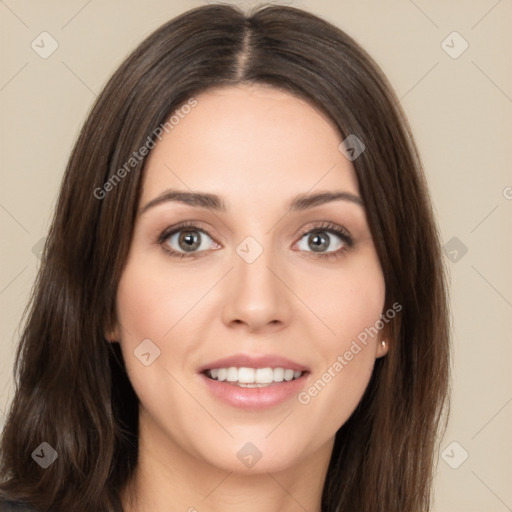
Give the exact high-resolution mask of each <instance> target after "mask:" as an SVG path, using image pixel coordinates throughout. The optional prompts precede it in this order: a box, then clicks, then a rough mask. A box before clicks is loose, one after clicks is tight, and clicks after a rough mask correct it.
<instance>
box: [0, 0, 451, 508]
mask: <svg viewBox="0 0 512 512" xmlns="http://www.w3.org/2000/svg"><path fill="white" fill-rule="evenodd" d="M240 83H262V84H270V85H273V86H275V87H278V88H280V89H282V90H285V91H288V92H290V93H291V94H294V95H296V96H298V97H300V98H303V99H305V100H307V101H309V102H310V103H311V104H313V105H315V106H316V107H317V108H318V109H320V110H321V111H323V112H325V113H326V114H327V115H328V116H329V117H330V118H331V119H332V120H333V122H334V123H335V126H337V127H338V129H339V132H340V135H341V137H342V138H345V137H347V136H348V135H350V134H355V135H356V136H357V137H358V138H359V139H360V140H361V141H363V142H364V145H365V147H366V149H365V151H364V152H363V153H362V154H361V155H360V156H359V157H358V158H357V159H355V160H354V161H353V165H354V168H355V170H356V173H357V177H358V180H359V186H360V193H361V195H362V197H363V200H364V203H365V205H366V213H367V218H368V222H369V226H370V229H371V232H372V235H373V237H374V241H375V245H376V249H377V253H378V256H379V258H380V263H381V266H382V270H383V273H384V278H385V283H386V304H385V308H386V309H387V308H389V307H390V306H391V305H392V304H393V303H395V302H398V303H399V304H401V305H402V311H401V312H400V314H399V315H397V316H396V317H395V318H394V319H393V320H392V321H391V324H390V326H391V337H390V338H389V341H390V349H389V352H388V354H387V355H386V356H385V357H383V358H379V359H378V360H377V361H376V365H375V368H374V372H373V375H372V378H371V381H370V384H369V386H368V388H367V390H366V392H365V394H364V396H363V398H362V400H361V402H360V403H359V405H358V407H357V409H356V410H355V412H354V413H353V414H352V416H351V417H350V419H349V420H348V421H347V422H346V423H345V424H344V425H343V426H342V427H341V428H340V429H339V430H338V432H337V433H336V439H335V444H334V449H333V453H332V457H331V461H330V465H329V468H328V473H327V477H326V481H325V486H324V491H323V496H322V510H323V511H324V512H335V511H337V512H348V511H354V510H357V511H359V512H379V511H381V512H384V511H385V512H393V511H394V512H398V511H400V512H423V511H427V510H429V509H430V501H431V488H432V485H431V480H432V474H433V469H434V464H435V453H436V450H437V442H436V440H438V438H439V434H440V432H441V430H443V432H444V428H446V421H443V418H444V419H445V420H446V419H447V416H446V417H445V414H444V412H446V410H447V409H446V405H447V404H448V398H447V397H448V389H449V314H448V306H447V303H448V301H447V292H446V278H445V271H444V267H443V260H442V256H441V251H440V246H439V234H438V230H437V227H436V222H435V219H434V216H433V213H432V208H431V202H430V197H429V194H428V190H427V186H426V181H425V177H424V175H423V170H422V163H421V160H420V156H419V153H418V150H417V147H416V145H415V142H414V139H413V136H412V134H411V130H410V127H409V125H408V123H407V120H406V117H405V115H404V113H403V111H402V109H401V107H400V105H399V101H398V99H397V97H396V96H395V94H394V92H393V90H392V88H391V86H390V84H389V82H388V81H387V79H386V77H385V76H384V74H383V73H382V71H381V70H380V68H379V67H378V66H377V64H376V63H375V62H374V61H373V60H372V59H371V57H370V56H369V55H368V54H367V53H366V52H365V51H364V50H363V49H362V48H361V47H360V46H359V45H358V44H357V43H356V42H355V41H354V40H353V39H352V38H351V37H349V36H348V35H347V34H346V33H344V32H343V31H342V30H340V29H339V28H337V27H335V26H333V25H331V24H330V23H328V22H326V21H324V20H322V19H320V18H318V17H316V16H314V15H312V14H310V13H307V12H305V11H303V10H300V9H297V8H292V7H285V6H261V7H257V8H255V9H253V11H252V12H250V13H249V14H244V13H243V12H242V11H240V10H239V9H237V8H234V7H232V6H228V5H207V6H203V7H199V8H195V9H192V10H190V11H188V12H185V13H184V14H182V15H180V16H178V17H176V18H174V19H173V20H171V21H169V22H168V23H166V24H165V25H163V26H162V27H160V28H159V29H158V30H156V31H155V32H154V33H153V34H151V35H150V36H149V37H148V38H147V39H146V40H145V41H143V42H142V43H141V44H140V45H139V46H138V47H137V48H136V49H135V50H134V51H133V52H132V53H131V54H130V55H129V56H128V57H127V59H126V60H125V61H124V62H123V64H122V65H121V66H120V67H119V69H118V70H117V71H116V72H115V74H114V75H113V76H112V78H111V79H110V80H109V82H108V83H107V85H106V86H105V88H104V90H103V92H102V93H101V94H100V96H99V97H98V99H97V101H96V103H95V105H94V106H93V108H92V110H91V112H90V114H89V116H88V118H87V120H86V122H85V124H84V126H83V128H82V130H81V133H80V135H79V137H78V140H77V142H76V144H75V147H74V149H73V151H72V154H71V156H70V159H69V163H68V165H67V169H66V172H65V176H64V178H63V183H62V187H61V190H60V195H59V199H58V204H57V207H56V210H55V215H54V219H53V223H52V226H51V229H50V231H49V234H48V237H47V241H46V246H45V248H44V251H43V256H42V262H41V268H40V271H39V273H38V277H37V279H36V283H35V286H34V289H33V294H32V297H31V302H30V305H29V309H28V311H27V315H26V318H25V324H24V330H23V332H22V336H21V340H20V343H19V346H18V349H17V353H16V364H15V369H14V371H15V386H16V388H15V395H14V398H13V400H12V403H11V406H10V410H9V412H8V415H7V419H6V423H5V428H4V431H3V435H2V439H1V446H0V449H1V462H0V463H1V465H0V478H1V480H2V482H1V484H0V494H2V495H4V496H6V497H9V498H11V499H19V500H21V501H25V502H27V503H30V504H33V505H34V506H35V507H37V508H38V509H40V510H44V511H48V510H52V511H60V510H66V511H67V510H73V511H74V512H91V511H94V512H97V511H109V512H121V511H122V505H121V501H120V498H119V493H120V490H121V489H122V488H123V487H124V485H126V483H127V482H128V480H129V478H130V476H131V475H132V473H133V470H134V468H135V465H136V462H137V446H138V444H137V439H138V401H137V397H136V395H135V393H134V390H133V388H132V386H131V384H130V382H129V380H128V378H127V375H126V372H125V368H124V364H123V360H122V356H121V353H120V350H119V346H118V344H115V343H107V342H106V341H105V339H104V332H105V327H106V326H112V325H113V324H114V320H115V298H116V290H117V285H118V282H119V278H120V275H121V272H122V270H123V265H124V263H125V260H126V257H127V253H128V249H129V246H130V240H131V235H132V229H133V225H134V217H135V212H136V207H137V203H138V199H139V193H140V182H141V179H140V178H141V174H142V169H143V166H144V161H145V158H142V159H140V160H138V161H137V162H136V163H135V164H133V162H132V164H133V166H132V168H129V173H128V175H126V176H125V177H124V178H123V179H122V180H119V179H117V180H116V181H115V186H114V185H113V186H112V187H113V188H114V190H111V191H110V192H109V193H107V194H100V193H98V192H96V193H95V191H97V190H98V189H100V188H101V187H103V185H104V184H105V183H106V182H107V181H109V180H111V183H114V181H112V180H113V179H114V178H113V177H114V175H116V174H117V176H119V174H118V172H119V169H121V168H122V167H123V166H125V170H126V162H127V161H128V160H129V159H130V157H131V156H132V155H133V153H134V152H137V151H138V150H139V149H140V148H141V147H142V146H143V145H144V144H147V141H148V140H153V141H154V140H155V129H157V128H158V126H160V125H161V124H162V123H165V122H166V120H167V119H168V118H169V116H170V115H171V114H172V113H173V112H174V111H175V109H177V108H178V107H180V106H182V105H184V104H185V103H186V102H187V101H188V100H189V99H190V98H191V97H194V96H197V95H199V94H200V93H201V92H203V91H205V90H207V89H208V88H209V87H213V86H218V85H234V84H240ZM219 115H220V114H219ZM148 138H149V139H148ZM101 196H103V197H101ZM42 442H47V443H48V444H49V445H51V446H52V447H53V448H54V449H55V450H56V452H57V453H58V458H57V459H56V461H55V462H54V463H53V464H52V465H51V466H50V467H49V468H47V469H42V468H41V467H40V466H39V465H38V464H36V463H35V462H34V460H33V459H32V457H31V454H32V452H33V451H34V450H35V449H36V448H37V447H38V446H39V445H40V444H41V443H42Z"/></svg>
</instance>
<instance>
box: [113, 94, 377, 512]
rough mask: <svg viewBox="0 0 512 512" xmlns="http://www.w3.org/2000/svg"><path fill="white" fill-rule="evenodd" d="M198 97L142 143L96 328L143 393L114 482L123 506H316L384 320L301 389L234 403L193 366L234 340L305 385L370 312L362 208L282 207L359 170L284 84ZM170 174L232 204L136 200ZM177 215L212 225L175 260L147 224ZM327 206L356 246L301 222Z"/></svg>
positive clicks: (368, 243)
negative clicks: (105, 314) (127, 219)
mask: <svg viewBox="0 0 512 512" xmlns="http://www.w3.org/2000/svg"><path fill="white" fill-rule="evenodd" d="M196 99H197V101H198V104H197V106H196V107H195V108H193V109H191V111H190V113H189V114H187V116H186V117H185V118H184V119H182V120H181V121H180V123H179V124H178V125H176V126H175V127H174V129H173V130H172V131H170V132H169V133H168V134H166V135H165V136H164V137H163V138H162V140H161V141H160V142H158V144H157V145H156V147H155V148H154V149H153V150H152V151H151V153H150V155H149V156H148V159H147V162H146V167H145V171H144V176H143V190H142V194H141V199H140V204H139V208H140V209H139V215H138V217H137V219H136V224H135V231H134V237H133V241H132V245H131V248H130V252H129V255H128V260H127V263H126V266H125V269H124V271H123V275H122V277H121V280H120V283H119V288H118V295H117V312H118V324H117V325H116V326H115V328H114V329H113V330H112V331H110V332H108V333H106V335H107V337H108V338H109V339H110V340H111V341H115V342H119V343H120V344H121V347H122V351H123V356H124V359H125V362H126V367H127V371H128V375H129V378H130V380H131V382H132V384H133V387H134V389H135V391H136V393H137V395H138V397H139V399H140V441H139V443H140V452H139V462H138V467H137V470H136V472H135V475H134V478H133V479H132V481H131V482H130V485H129V486H127V487H126V488H125V490H124V491H123V493H122V496H123V502H124V506H125V510H128V511H135V510H144V511H146V510H147V511H149V510H151V511H152V512H160V511H162V512H163V511H165V512H169V510H176V511H189V512H193V511H194V510H197V511H199V512H205V511H215V512H217V511H219V512H220V511H222V512H231V511H235V510H236V511H239V510H244V511H246V512H252V511H263V510H264V511H266V512H268V511H270V512H273V511H276V512H277V511H279V512H288V511H296V510H304V509H305V510H308V511H311V512H312V511H320V502H321V492H322V487H323V484H324V480H325V476H326V471H327V466H328V463H329V459H330V455H331V451H332V447H333V443H334V436H335V433H336V431H337V430H338V429H339V428H340V426H341V425H343V424H344V423H345V421H346V420H347V419H348V418H349V416H350V415H351V414H352V412H353V411H354V409H355V407H356V406H357V404H358V402H359V401H360V399H361V397H362V395H363V393H364V390H365V388H366V387H367V384H368V382H369V379H370V376H371V374H372V371H373V367H374V363H375V359H376V358H378V357H381V356H383V355H385V353H386V351H387V348H386V347H387V346H386V347H383V346H382V344H381V340H382V339H386V334H387V333H386V330H385V329H384V330H382V331H380V332H379V334H378V335H377V336H374V337H373V338H371V337H369V338H368V342H367V345H366V346H365V347H363V349H362V350H361V351H360V352H359V353H358V354H357V355H355V356H354V358H353V359H352V360H351V361H350V362H349V364H347V366H345V367H344V368H343V370H342V371H341V372H338V373H335V374H336V376H335V377H334V378H332V380H331V382H329V383H328V384H327V385H326V386H325V387H324V389H322V391H321V392H319V393H318V394H317V396H315V397H313V398H311V400H310V402H309V403H308V404H301V403H299V401H298V400H297V397H296V396H294V397H292V398H291V399H289V400H287V401H286V402H284V403H282V404H279V405H277V406H274V407H271V408H268V409H265V410H261V411H247V410H242V409H238V408H235V407H232V406H229V405H226V404H224V403H221V402H220V401H218V400H217V399H216V398H215V397H213V396H212V395H211V394H209V391H207V389H206V387H205V385H204V383H203V382H202V380H201V377H200V376H199V374H198V368H199V367H200V366H201V365H203V364H205V363H208V362H210V361H213V360H215V359H218V358H221V357H227V356H230V355H232V354H235V353H242V352H243V353H247V354H277V355H280V356H284V357H288V358H290V359H293V360H294V361H297V362H299V363H301V364H304V365H306V366H308V367H309V368H310V369H311V374H310V375H309V376H308V378H307V383H306V384H305V385H304V389H307V388H308V387H309V386H310V385H311V384H312V383H314V382H315V381H317V380H318V379H319V378H321V376H322V374H323V373H325V372H326V371H327V369H328V368H329V367H332V365H333V363H334V362H335V361H336V360H337V357H338V356H339V355H343V354H344V353H345V352H346V351H347V350H348V349H349V348H350V346H351V343H352V342H353V340H354V339H355V338H356V337H357V336H358V334H360V333H361V332H362V331H364V329H365V328H367V327H369V326H373V325H374V324H375V322H376V321H377V320H378V319H379V317H380V315H381V314H382V313H383V312H384V311H383V308H384V298H385V283H384V278H383V274H382V269H381V267H380V264H379V260H378V257H377V254H376V251H375V246H374V244H373V241H372V238H371V234H370V230H369V227H368V223H367V219H366V214H365V210H364V207H363V206H361V205H359V204H356V203H354V202H350V201H347V200H337V201H331V202H328V203H325V204H322V205H319V206H315V207H313V208H311V209H308V210H304V211H297V212H293V213H287V204H288V201H289V200H290V199H291V198H292V197H294V196H296V195H298V194H306V193H316V192H320V191H332V190H342V191H345V192H350V193H352V194H354V195H356V196H359V188H358V182H357V177H356V174H355V171H354V168H353V165H352V163H351V162H350V161H349V160H348V159H347V158H346V157H345V156H344V155H343V154H342V153H341V152H340V151H339V149H338V146H339V144H340V142H341V141H342V138H341V136H340V134H339V132H338V131H337V129H336V128H335V126H334V124H333V123H332V122H331V121H330V120H329V119H328V118H327V117H326V116H325V115H324V114H322V113H321V112H319V111H318V110H317V109H315V108H314V107H312V106H311V105H310V104H308V103H306V102H304V101H303V100H301V99H298V98H296V97H294V96H292V95H290V94H289V93H287V92H283V91H280V90H278V89H276V88H272V87H269V86H264V85H252V86H247V85H243V86H238V87H221V88H216V89H211V90H209V91H208V92H206V93H203V94H201V95H199V96H197V97H196ZM170 188H173V189H178V190H181V191H186V192H190V191H200V192H209V193H212V194H217V195H219V196H221V197H222V199H223V200H224V202H225V203H226V206H227V211H226V212H224V213H223V212H215V211H213V210H211V209H205V208H200V207H197V206H190V205H186V204H182V203H178V202H175V201H166V202H163V203H161V204H158V205H156V206H153V207H151V208H148V209H147V210H146V211H144V212H143V213H141V209H142V207H144V206H145V205H147V204H148V203H149V202H150V201H152V200H153V199H155V198H156V197H158V196H159V195H160V194H162V192H164V191H165V190H167V189H170ZM182 221H195V224H198V225H199V227H200V228H202V229H205V230H207V231H208V232H209V235H206V234H204V233H203V232H199V233H197V232H196V236H199V237H201V245H200V247H199V248H197V249H195V253H193V255H192V257H190V258H183V259H179V258H176V257H172V256H171V255H169V253H168V252H166V251H165V249H164V248H165V247H166V246H167V247H169V246H170V247H171V248H172V249H174V250H175V251H179V252H182V253H183V252H184V253H186V249H187V246H186V243H183V242H182V243H181V244H180V243H179V239H178V237H179V235H180V233H178V234H177V235H174V236H171V237H169V238H168V239H167V240H165V241H164V242H162V243H159V242H158V239H159V236H160V235H161V233H162V232H163V231H164V230H165V229H166V228H168V227H170V226H174V225H175V224H177V223H178V222H182ZM323 221H329V222H332V223H334V224H336V225H337V226H340V227H343V228H345V230H347V231H348V232H349V233H350V235H351V236H352V238H353V240H354V245H353V246H352V247H349V246H348V245H347V244H346V243H345V242H344V241H343V240H342V239H340V238H339V236H338V235H336V234H334V233H331V232H330V231H327V232H326V231H324V232H323V236H324V237H327V241H328V242H330V245H329V247H328V248H327V249H325V250H324V252H331V253H332V252H335V251H336V250H338V249H339V248H343V247H345V249H346V250H345V252H343V253H341V254H340V255H338V257H335V258H328V259H321V258H320V257H319V253H318V252H315V250H314V246H313V243H311V242H309V243H308V234H309V232H310V231H311V230H312V229H313V228H315V227H318V226H319V225H321V223H322V222H323ZM189 229H190V228H189ZM186 230H187V228H185V231H186ZM304 233H305V234H304ZM247 236H251V237H253V238H254V239H255V240H256V241H257V242H258V243H259V244H260V246H261V247H262V248H263V253H262V254H261V255H260V256H259V257H258V258H257V259H256V260H255V261H254V262H252V263H247V262H246V261H245V260H244V259H242V258H241V257H240V256H239V255H238V253H237V252H236V248H237V246H238V245H239V244H240V242H242V241H243V240H244V239H245V238H246V237H247ZM148 338H149V339H150V340H151V341H152V342H153V343H154V344H155V345H156V346H157V347H158V348H159V349H160V356H159V357H158V358H157V359H155V360H154V362H153V363H152V364H150V365H149V366H145V365H143V364H142V363H141V362H140V361H139V359H137V357H135V356H134V354H133V351H134V350H135V348H136V347H137V346H138V345H139V344H140V343H141V341H142V340H144V339H148ZM247 442H252V443H253V444H254V445H256V446H257V447H258V449H259V450H260V452H261V454H262V457H261V459H260V460H259V461H258V462H257V463H256V464H255V465H254V466H252V467H251V468H248V467H246V466H245V465H244V464H242V463H241V461H240V460H239V459H238V457H237V452H238V451H239V450H240V449H241V448H242V447H243V446H244V445H245V444H246V443H247ZM132 494H136V495H137V497H138V506H135V504H133V503H132V502H131V501H130V496H131V495H132Z"/></svg>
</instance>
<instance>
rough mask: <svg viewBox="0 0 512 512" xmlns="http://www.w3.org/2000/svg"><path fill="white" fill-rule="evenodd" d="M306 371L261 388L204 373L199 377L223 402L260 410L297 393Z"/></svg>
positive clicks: (301, 385)
mask: <svg viewBox="0 0 512 512" xmlns="http://www.w3.org/2000/svg"><path fill="white" fill-rule="evenodd" d="M307 375H309V374H308V373H303V374H302V375H301V376H300V377H299V378H298V379H294V380H289V381H283V382H275V383H273V384H270V385H269V386H266V387H262V388H243V387H240V386H236V385H233V384H230V383H228V382H226V381H223V382H220V381H218V380H213V379H210V378H209V377H207V376H206V375H205V374H204V373H201V374H200V377H201V378H202V379H203V381H204V382H205V384H206V386H207V388H208V389H209V390H210V392H211V393H212V394H213V395H214V396H216V397H217V398H218V399H219V400H221V401H222V402H224V403H225V404H228V405H231V406H233V407H239V408H243V409H252V410H260V409H267V408H269V407H273V406H275V405H278V404H281V403H283V402H285V401H286V400H288V399H290V398H291V397H292V396H296V395H298V393H299V392H300V390H301V389H302V388H303V387H304V384H305V381H306V377H307Z"/></svg>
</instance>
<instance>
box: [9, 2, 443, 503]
mask: <svg viewBox="0 0 512 512" xmlns="http://www.w3.org/2000/svg"><path fill="white" fill-rule="evenodd" d="M448 356H449V340H448V312H447V299H446V286H445V278H444V273H443V268H442V260H441V252H440V248H439V241H438V233H437V229H436V224H435V220H434V218H433V214H432V209H431V205H430V200H429V195H428V191H427V187H426V182H425V178H424V175H423V171H422V167H421V161H420V157H419V155H418V151H417V149H416V146H415V143H414V140H413V137H412V134H411V132H410V128H409V126H408V124H407V121H406V118H405V116H404V114H403V112H402V111H401V109H400V107H399V104H398V101H397V98H396V96H395V95H394V93H393V92H392V89H391V87H390V85H389V83H388V82H387V80H386V78H385V77H384V75H383V74H382V72H381V71H380V69H379V68H378V66H377V65H376V64H375V63H374V62H373V61H372V59H371V58H370V57H369V56H368V55H367V54H366V53H365V52H364V50H363V49H362V48H361V47H359V46H358V45H357V43H356V42H355V41H353V40H352V39H351V38H350V37H349V36H347V35H346V34H345V33H344V32H342V31H341V30H339V29H338V28H336V27H334V26H332V25H330V24H329V23H327V22H326V21H324V20H321V19H319V18H318V17H316V16H313V15H312V14H309V13H307V12H304V11H302V10H299V9H296V8H291V7H283V6H268V7H262V8H259V9H256V10H254V12H253V13H251V14H249V15H245V14H243V13H242V12H240V11H239V10H237V9H235V8H234V7H230V6H226V5H222V6H221V5H208V6H204V7H200V8H196V9H193V10H191V11H189V12H186V13H184V14H182V15H181V16H179V17H177V18H175V19H173V20H171V21H170V22H168V23H167V24H165V25H164V26H162V27H161V28H159V29H158V30H157V31H156V32H154V33H153V34H152V35H150V36H149V37H148V38H147V39H146V40H145V41H144V42H143V43H142V44H141V45H140V46H139V47H138V48H137V49H136V50H135V51H134V52H133V53H132V54H131V55H130V56H129V57H128V58H127V59H126V61H125V62H124V63H123V64H122V65H121V67H120V68H119V69H118V70H117V71H116V73H115V74H114V75H113V77H112V78H111V80H110V81H109V83H108V84H107V85H106V87H105V89H104V90H103V92H102V93H101V95H100V96H99V98H98V100H97V102H96V104H95V106H94V108H93V110H92V112H91V113H90V115H89V117H88V119H87V121H86V123H85V125H84V127H83V129H82V131H81V133H80V136H79V139H78V141H77V143H76V145H75V148H74V150H73V152H72V154H71V157H70V160H69V164H68V167H67V170H66V173H65V176H64V180H63V184H62V189H61V193H60V197H59V201H58V204H57V208H56V212H55V217H54V220H53V224H52V227H51V230H50V233H49V236H48V239H47V243H46V247H45V251H44V255H43V259H42V266H41V270H40V273H39V275H38V278H37V282H36V286H35V291H34V295H33V298H32V303H31V309H30V312H29V315H28V318H27V322H26V327H25V330H24V332H23V335H22V337H21V342H20V345H19V349H18V353H17V364H16V383H17V389H16V393H15V396H14V399H13V401H12V405H11V409H10V411H9V414H8V417H7V420H6V424H5V429H4V432H3V435H2V445H1V454H2V458H1V464H2V465H1V475H2V483H1V485H0V493H1V495H3V496H4V497H5V505H4V506H10V507H14V506H15V504H16V503H18V504H20V506H21V504H26V506H27V507H30V508H21V510H41V511H49V510H51V511H60V510H66V511H67V510H73V511H83V512H90V511H116V512H117V511H125V512H132V511H133V512H134V511H146V510H150V511H156V512H158V511H160V510H188V511H194V510H198V511H205V510H227V511H230V510H233V509H235V508H236V509H237V510H240V509H242V510H244V511H253V510H254V511H256V510H265V511H273V510H277V509H279V510H280V511H283V510H284V511H288V510H298V509H304V510H310V511H313V510H315V511H322V512H334V511H339V512H341V511H352V510H358V511H361V512H363V511H367V512H370V511H371V512H376V511H386V512H389V511H401V512H404V511H410V512H412V511H415V512H417V511H420V510H421V511H427V510H430V493H431V478H432V472H433V465H434V456H435V450H436V448H437V441H438V440H439V435H440V433H441V432H442V429H443V427H444V425H445V423H443V421H442V418H443V411H444V410H445V409H444V406H445V405H446V403H447V389H448V369H449V360H448ZM7 510H15V509H14V508H7Z"/></svg>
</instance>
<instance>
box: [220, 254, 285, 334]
mask: <svg viewBox="0 0 512 512" xmlns="http://www.w3.org/2000/svg"><path fill="white" fill-rule="evenodd" d="M253 249H254V248H253ZM240 255H242V256H240ZM244 258H245V257H244V254H243V252H242V251H240V252H239V253H238V252H236V251H234V253H233V265H234V268H233V270H232V272H230V274H229V279H228V280H227V281H226V286H225V299H224V303H223V304H224V306H223V321H224V323H225V325H228V326H230V327H233V326H237V328H244V329H246V330H247V332H256V331H259V332H261V331H268V332H275V331H276V330H280V329H282V328H283V327H284V326H285V325H287V324H288V323H289V321H290V316H291V306H292V305H291V302H290V301H291V297H293V294H292V293H291V291H290V290H289V289H288V288H287V286H286V282H287V279H286V275H285V274H286V272H285V270H284V269H283V268H282V267H283V266H282V265H279V264H278V262H277V260H276V258H275V257H273V253H272V251H271V250H270V249H263V252H262V253H261V254H260V255H259V256H258V257H257V258H256V259H255V260H254V261H252V262H251V259H250V258H249V259H244Z"/></svg>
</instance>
